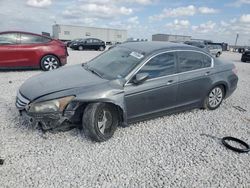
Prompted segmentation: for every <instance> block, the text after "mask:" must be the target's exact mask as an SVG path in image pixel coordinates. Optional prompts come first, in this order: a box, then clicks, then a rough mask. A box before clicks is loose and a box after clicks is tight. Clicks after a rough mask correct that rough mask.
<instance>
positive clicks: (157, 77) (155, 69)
mask: <svg viewBox="0 0 250 188" xmlns="http://www.w3.org/2000/svg"><path fill="white" fill-rule="evenodd" d="M176 71H177V68H176V58H175V53H174V52H165V53H161V54H158V55H156V56H154V57H152V58H151V59H150V60H149V61H148V62H147V63H146V64H145V65H144V66H143V67H142V68H141V69H140V70H139V71H138V72H137V73H136V74H135V75H134V77H135V76H136V75H139V74H142V73H147V74H148V75H149V76H148V79H147V80H146V81H145V82H143V83H141V84H133V79H134V77H133V78H132V79H131V80H130V81H129V82H128V84H126V85H125V103H126V108H127V116H128V120H129V121H133V120H136V119H137V118H140V117H142V116H144V115H149V114H152V113H157V112H160V111H163V110H166V109H169V108H171V107H173V106H175V105H176V94H177V88H178V76H177V75H176V74H175V73H176Z"/></svg>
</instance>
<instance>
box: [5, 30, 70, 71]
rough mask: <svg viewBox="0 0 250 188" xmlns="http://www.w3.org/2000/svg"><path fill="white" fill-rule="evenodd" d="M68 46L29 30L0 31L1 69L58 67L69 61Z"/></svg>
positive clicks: (46, 68) (51, 68)
mask: <svg viewBox="0 0 250 188" xmlns="http://www.w3.org/2000/svg"><path fill="white" fill-rule="evenodd" d="M67 56H68V52H67V47H66V46H65V44H64V43H63V42H61V41H59V40H54V39H51V38H49V37H47V36H43V35H38V34H34V33H28V32H20V31H7V32H0V69H19V68H23V69H27V68H41V69H42V70H44V71H49V70H53V69H56V68H58V67H60V66H62V65H65V64H66V63H67Z"/></svg>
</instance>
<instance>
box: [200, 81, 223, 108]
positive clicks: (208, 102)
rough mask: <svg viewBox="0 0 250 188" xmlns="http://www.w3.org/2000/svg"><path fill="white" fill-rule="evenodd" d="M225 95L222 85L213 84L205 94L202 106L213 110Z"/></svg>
mask: <svg viewBox="0 0 250 188" xmlns="http://www.w3.org/2000/svg"><path fill="white" fill-rule="evenodd" d="M224 96H225V91H224V87H223V86H220V85H219V86H215V87H213V88H212V89H211V90H210V91H209V93H208V94H207V96H206V98H205V100H204V104H203V107H204V108H205V109H208V110H215V109H216V108H218V107H219V106H220V105H221V103H222V101H223V99H224Z"/></svg>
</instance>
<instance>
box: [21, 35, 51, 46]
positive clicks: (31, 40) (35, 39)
mask: <svg viewBox="0 0 250 188" xmlns="http://www.w3.org/2000/svg"><path fill="white" fill-rule="evenodd" d="M49 41H50V39H48V38H46V37H42V36H36V35H29V34H21V44H38V43H45V42H49Z"/></svg>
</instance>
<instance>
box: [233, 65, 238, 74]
mask: <svg viewBox="0 0 250 188" xmlns="http://www.w3.org/2000/svg"><path fill="white" fill-rule="evenodd" d="M232 71H233V73H234V74H236V75H237V74H238V69H237V68H236V67H234V68H233V69H232Z"/></svg>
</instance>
